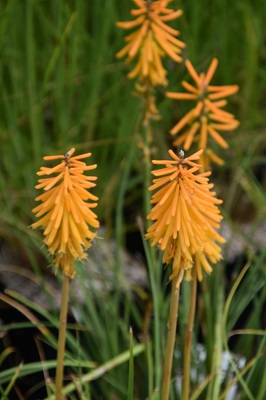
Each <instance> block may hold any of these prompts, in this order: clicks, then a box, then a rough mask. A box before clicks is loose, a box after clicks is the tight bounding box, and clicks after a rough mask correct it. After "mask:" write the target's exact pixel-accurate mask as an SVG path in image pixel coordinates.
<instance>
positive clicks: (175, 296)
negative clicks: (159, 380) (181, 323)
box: [162, 274, 180, 400]
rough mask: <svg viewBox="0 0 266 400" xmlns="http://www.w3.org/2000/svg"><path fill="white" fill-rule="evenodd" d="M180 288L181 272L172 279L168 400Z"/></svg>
mask: <svg viewBox="0 0 266 400" xmlns="http://www.w3.org/2000/svg"><path fill="white" fill-rule="evenodd" d="M179 289H180V283H179V274H177V275H176V276H175V277H174V279H173V280H172V292H171V301H170V310H169V320H168V336H167V344H166V352H165V359H164V370H163V384H162V400H168V399H169V393H170V383H171V371H172V362H173V353H174V346H175V340H176V323H177V316H178V304H179Z"/></svg>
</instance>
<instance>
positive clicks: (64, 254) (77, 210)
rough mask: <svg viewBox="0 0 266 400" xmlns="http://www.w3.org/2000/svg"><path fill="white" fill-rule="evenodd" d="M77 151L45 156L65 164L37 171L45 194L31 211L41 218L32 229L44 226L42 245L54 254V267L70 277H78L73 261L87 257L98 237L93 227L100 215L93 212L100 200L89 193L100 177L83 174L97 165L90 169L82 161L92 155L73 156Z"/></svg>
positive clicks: (95, 226)
mask: <svg viewBox="0 0 266 400" xmlns="http://www.w3.org/2000/svg"><path fill="white" fill-rule="evenodd" d="M74 151H75V149H74V148H72V149H71V150H69V151H68V152H67V153H66V154H65V156H64V155H57V156H46V157H44V160H47V161H50V160H57V159H60V160H62V161H61V162H60V164H58V165H56V166H55V167H52V168H48V167H41V169H40V171H39V172H37V175H38V176H46V177H45V178H41V179H39V180H38V185H37V186H35V187H36V189H43V190H44V193H42V194H41V195H40V196H38V197H36V199H35V200H36V201H41V204H39V205H38V206H37V207H35V208H34V209H33V210H32V212H33V213H34V214H36V217H38V218H39V217H40V219H39V221H37V222H35V223H33V224H32V228H34V229H35V228H39V227H41V226H42V227H44V233H43V234H44V240H43V242H44V243H45V244H46V245H47V246H48V249H49V252H50V253H51V254H53V255H54V263H55V266H56V267H57V268H58V267H61V268H62V270H63V272H64V273H65V274H66V275H68V276H69V277H70V278H73V277H74V275H75V271H74V261H75V260H76V259H84V258H86V253H85V250H86V249H87V248H89V247H90V246H91V241H92V240H93V238H94V237H95V235H96V233H95V232H94V231H91V230H90V228H91V227H92V228H94V229H96V228H98V227H99V221H98V220H97V215H96V214H95V213H94V212H93V211H92V208H95V207H96V206H97V203H96V201H97V200H98V197H96V196H94V195H93V194H91V193H90V192H89V191H88V189H91V188H92V187H94V186H95V183H94V181H95V180H96V179H97V177H96V176H87V175H85V174H84V172H85V171H90V170H93V169H95V168H96V167H97V165H96V164H94V165H90V166H87V165H86V164H85V162H83V161H80V160H81V159H83V158H87V157H90V155H91V153H86V154H82V155H79V156H75V157H72V155H73V153H74ZM88 200H91V201H92V202H88Z"/></svg>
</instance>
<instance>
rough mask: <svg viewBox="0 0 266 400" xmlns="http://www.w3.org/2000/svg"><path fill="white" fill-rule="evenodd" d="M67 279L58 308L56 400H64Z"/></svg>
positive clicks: (65, 277) (66, 277)
mask: <svg viewBox="0 0 266 400" xmlns="http://www.w3.org/2000/svg"><path fill="white" fill-rule="evenodd" d="M69 279H70V278H69V277H68V276H67V275H65V274H64V279H63V286H62V297H61V306H60V326H59V335H58V350H57V363H56V378H55V387H56V399H57V400H61V399H63V398H64V397H63V395H62V383H63V371H64V353H65V343H66V326H67V309H68V290H69Z"/></svg>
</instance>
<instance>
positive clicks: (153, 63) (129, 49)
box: [116, 0, 185, 86]
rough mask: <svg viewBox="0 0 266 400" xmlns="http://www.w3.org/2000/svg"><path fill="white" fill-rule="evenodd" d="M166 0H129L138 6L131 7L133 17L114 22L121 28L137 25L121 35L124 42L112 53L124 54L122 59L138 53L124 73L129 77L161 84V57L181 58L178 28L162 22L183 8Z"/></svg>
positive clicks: (177, 59)
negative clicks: (134, 29)
mask: <svg viewBox="0 0 266 400" xmlns="http://www.w3.org/2000/svg"><path fill="white" fill-rule="evenodd" d="M170 1H171V0H158V1H150V0H137V1H135V0H133V2H134V3H135V5H136V6H137V7H138V9H134V10H131V15H132V16H133V17H135V20H133V21H126V22H117V23H116V26H118V27H119V28H122V29H132V28H136V29H137V30H136V31H135V32H133V33H131V34H129V35H127V36H126V37H125V41H126V43H127V44H126V45H125V46H124V47H123V48H122V50H120V51H119V52H118V53H117V54H116V57H118V58H121V57H124V56H127V59H126V62H131V61H132V60H133V59H134V58H135V57H137V56H138V61H137V63H136V65H135V67H134V68H133V69H132V70H131V71H130V72H129V74H128V77H129V78H130V79H132V78H135V77H138V79H139V80H140V81H141V82H143V83H145V82H146V81H147V80H148V81H149V83H150V84H151V85H152V86H157V85H164V86H165V85H166V84H167V80H166V70H165V69H164V68H163V65H162V61H161V59H162V58H163V57H165V55H168V56H169V57H170V58H172V59H173V60H174V61H176V62H181V61H182V57H181V56H180V54H181V52H182V49H183V48H184V47H185V43H183V42H182V41H181V40H179V39H177V36H178V35H179V31H178V30H176V29H173V28H171V27H170V26H168V25H167V24H166V23H165V22H168V21H172V20H174V19H176V18H179V17H180V16H181V15H182V13H183V12H182V11H181V10H177V11H175V10H172V9H169V8H167V6H168V3H170Z"/></svg>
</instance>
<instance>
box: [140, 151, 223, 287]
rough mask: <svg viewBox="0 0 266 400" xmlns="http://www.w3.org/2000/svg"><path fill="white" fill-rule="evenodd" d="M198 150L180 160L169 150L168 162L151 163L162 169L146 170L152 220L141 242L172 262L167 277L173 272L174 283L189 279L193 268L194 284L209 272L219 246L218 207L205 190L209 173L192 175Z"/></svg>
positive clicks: (199, 152)
mask: <svg viewBox="0 0 266 400" xmlns="http://www.w3.org/2000/svg"><path fill="white" fill-rule="evenodd" d="M201 154H202V150H199V151H198V152H196V153H195V154H193V155H191V156H190V157H187V158H184V152H183V150H181V151H180V153H179V154H178V155H176V154H175V153H174V152H173V151H172V150H169V155H170V156H171V158H172V160H161V161H156V160H153V161H152V162H153V164H156V165H163V167H162V168H160V169H158V170H154V171H152V174H153V175H154V176H155V177H156V178H155V179H154V180H153V185H151V186H150V188H149V190H156V193H154V194H153V196H152V199H151V204H153V205H154V206H153V208H152V210H151V212H150V214H149V215H148V216H147V219H149V220H151V221H153V223H152V225H151V226H150V227H149V228H148V229H147V233H146V238H148V239H151V245H152V246H154V245H158V247H159V248H160V249H161V250H162V251H163V262H164V263H166V264H170V262H172V263H173V271H172V275H171V278H173V277H175V276H176V274H179V280H178V282H180V281H181V280H182V278H183V274H184V271H185V272H186V279H190V278H191V271H192V268H196V272H197V277H198V280H199V281H201V280H202V277H203V275H202V268H203V269H204V270H205V271H206V272H207V273H208V274H209V273H210V272H211V271H212V267H211V264H215V263H217V262H218V261H219V260H220V259H221V258H222V256H221V247H220V245H219V243H224V242H225V240H224V239H223V238H222V237H221V236H220V235H219V234H218V233H217V231H216V230H217V229H219V228H220V222H221V220H222V216H221V214H220V211H219V209H218V207H217V205H218V204H221V203H222V200H218V199H217V198H216V197H215V195H216V193H215V192H213V191H211V189H212V188H213V184H211V183H209V179H208V176H209V175H210V174H211V173H210V172H204V173H198V171H199V169H200V165H199V164H198V163H197V162H195V161H196V160H199V158H200V156H201Z"/></svg>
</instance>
